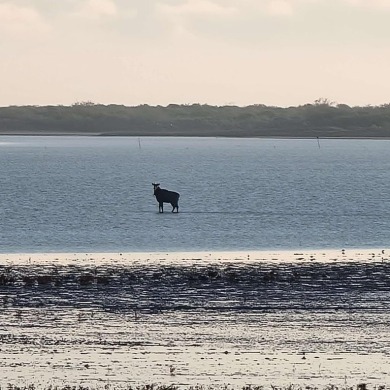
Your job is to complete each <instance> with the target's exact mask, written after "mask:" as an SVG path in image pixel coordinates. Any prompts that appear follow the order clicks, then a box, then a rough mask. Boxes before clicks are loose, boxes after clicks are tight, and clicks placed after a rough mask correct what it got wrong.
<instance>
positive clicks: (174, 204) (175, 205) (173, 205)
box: [171, 203, 179, 213]
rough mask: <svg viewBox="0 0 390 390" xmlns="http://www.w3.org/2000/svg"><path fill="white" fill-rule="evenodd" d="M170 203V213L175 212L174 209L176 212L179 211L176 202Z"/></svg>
mask: <svg viewBox="0 0 390 390" xmlns="http://www.w3.org/2000/svg"><path fill="white" fill-rule="evenodd" d="M171 205H172V213H174V212H175V209H176V212H177V213H178V212H179V205H178V204H177V203H171Z"/></svg>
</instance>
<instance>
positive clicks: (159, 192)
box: [152, 183, 180, 213]
mask: <svg viewBox="0 0 390 390" xmlns="http://www.w3.org/2000/svg"><path fill="white" fill-rule="evenodd" d="M152 184H153V188H154V196H155V197H156V199H157V202H158V212H159V213H163V212H164V203H170V204H171V205H172V207H173V208H172V213H173V212H174V211H175V209H176V212H177V213H178V212H179V198H180V194H178V193H177V192H173V191H168V190H164V189H162V188H160V183H152Z"/></svg>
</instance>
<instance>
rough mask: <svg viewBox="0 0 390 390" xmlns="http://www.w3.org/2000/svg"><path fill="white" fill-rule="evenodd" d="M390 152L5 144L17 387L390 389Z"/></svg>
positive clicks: (5, 263) (7, 319) (216, 142)
mask: <svg viewBox="0 0 390 390" xmlns="http://www.w3.org/2000/svg"><path fill="white" fill-rule="evenodd" d="M389 148H390V142H389V141H384V140H383V141H373V140H319V141H317V140H308V139H307V140H281V139H280V140H274V139H212V138H106V137H0V163H1V170H0V183H1V192H0V196H1V208H0V309H1V310H0V323H1V327H0V342H1V361H0V369H1V372H2V375H1V378H0V386H1V387H6V386H8V387H9V388H12V385H15V386H29V385H34V386H35V388H37V389H41V388H50V386H51V388H55V386H60V387H61V386H62V387H64V386H68V385H75V386H91V387H92V388H101V389H103V388H104V389H117V388H128V386H130V385H131V386H138V385H146V384H151V383H158V384H163V385H170V384H174V385H177V386H180V387H182V388H186V387H187V388H188V387H189V386H196V385H198V384H199V385H203V386H206V387H207V386H209V385H212V386H215V387H214V388H218V387H219V388H223V389H233V388H242V386H245V385H249V384H251V385H262V386H265V387H264V388H265V389H270V388H275V386H285V387H286V388H290V389H291V388H293V387H291V385H292V384H296V385H300V386H311V387H312V388H314V387H316V388H326V386H328V385H329V384H331V385H334V386H340V387H343V388H348V386H355V388H356V386H357V385H358V384H359V383H364V384H367V385H368V386H369V387H367V388H373V387H374V386H377V388H378V389H379V388H381V389H385V388H388V387H385V385H387V386H388V384H389V383H390V371H389V367H390V347H389V346H390V336H389V335H390V332H389V324H390V314H389V313H390V293H389V291H390V277H389V275H390V260H389V253H390V249H389V248H388V243H389V236H390V234H389V232H390V215H389V214H390V207H389V206H390V198H389V186H390V153H389ZM156 181H158V182H160V183H161V185H162V187H166V188H169V189H172V190H175V191H179V192H180V194H181V199H180V212H179V213H178V214H172V213H171V212H170V207H166V211H167V212H165V213H164V214H159V213H158V204H157V202H156V200H155V199H154V197H153V192H152V190H153V187H152V182H156ZM313 248H314V249H313ZM331 248H335V249H334V250H330V249H331ZM352 248H359V249H354V250H352ZM364 248H366V249H364ZM287 249H293V250H292V251H290V252H286V251H285V250H287ZM344 249H345V250H344ZM218 250H224V251H225V252H218ZM239 250H240V251H241V252H238V251H239ZM259 250H263V252H260V251H259ZM264 250H265V251H264ZM142 251H144V253H141V252H142ZM180 251H181V252H180ZM190 251H193V252H192V253H191V252H190ZM199 251H203V252H199ZM58 252H63V253H58ZM64 252H65V253H64ZM98 252H100V253H98ZM110 252H111V253H110ZM23 253H24V254H23ZM380 386H382V387H380ZM198 388H199V389H201V387H198ZM327 388H332V387H331V386H330V387H329V386H328V387H327ZM361 388H362V389H363V388H364V387H361Z"/></svg>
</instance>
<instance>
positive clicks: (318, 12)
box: [0, 0, 390, 107]
mask: <svg viewBox="0 0 390 390" xmlns="http://www.w3.org/2000/svg"><path fill="white" fill-rule="evenodd" d="M389 21H390V0H0V86H1V89H0V106H3V107H4V106H9V105H71V104H74V103H76V102H85V101H89V102H93V103H97V104H123V105H126V106H136V105H140V104H150V105H163V106H165V105H168V104H171V103H174V104H193V103H199V104H211V105H218V106H221V105H238V106H246V105H251V104H265V105H270V106H280V107H288V106H298V105H302V104H307V103H312V102H314V101H315V100H316V99H319V98H326V99H329V100H330V101H332V102H335V103H339V104H348V105H351V106H365V105H381V104H386V103H389V102H390V22H389Z"/></svg>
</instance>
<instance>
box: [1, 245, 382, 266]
mask: <svg viewBox="0 0 390 390" xmlns="http://www.w3.org/2000/svg"><path fill="white" fill-rule="evenodd" d="M389 258H390V248H373V249H345V250H344V249H334V250H329V249H325V250H321V249H312V250H307V249H304V250H302V249H297V250H289V251H285V250H281V251H277V250H275V251H237V252H234V251H230V252H207V251H204V252H131V253H126V252H117V253H104V252H102V253H0V264H45V263H51V264H84V265H86V264H97V265H98V264H148V263H160V264H191V263H197V264H199V263H210V262H212V263H229V262H253V261H260V262H282V263H297V262H298V263H303V262H323V263H329V262H330V263H331V262H333V263H334V262H375V261H387V260H389Z"/></svg>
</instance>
